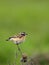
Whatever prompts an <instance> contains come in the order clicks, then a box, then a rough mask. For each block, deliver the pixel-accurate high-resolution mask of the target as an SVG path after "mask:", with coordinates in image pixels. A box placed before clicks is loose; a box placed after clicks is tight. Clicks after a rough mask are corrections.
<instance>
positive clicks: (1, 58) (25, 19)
mask: <svg viewBox="0 0 49 65" xmlns="http://www.w3.org/2000/svg"><path fill="white" fill-rule="evenodd" d="M23 31H25V32H26V33H28V36H27V37H26V41H25V42H24V43H23V44H21V45H19V46H20V48H21V50H22V52H24V53H26V54H27V55H28V56H31V55H33V54H34V53H45V52H49V1H48V0H47V1H40V0H38V1H36V0H35V1H33V0H30V1H29V0H28V1H20V0H19V1H15V0H14V1H1V2H0V65H8V63H9V62H10V64H13V63H14V61H15V60H16V65H21V64H20V58H21V55H20V52H19V51H18V49H17V46H16V45H15V44H13V43H12V42H6V39H7V38H8V37H9V36H12V35H14V34H17V33H19V32H23ZM16 52H17V53H18V57H17V59H15V53H16Z"/></svg>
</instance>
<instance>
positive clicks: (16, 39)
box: [6, 32, 27, 44]
mask: <svg viewBox="0 0 49 65" xmlns="http://www.w3.org/2000/svg"><path fill="white" fill-rule="evenodd" d="M26 35H27V34H26V33H25V32H21V33H19V34H18V35H15V36H11V37H9V38H8V39H7V40H6V41H8V40H10V41H13V42H14V43H15V44H19V43H22V42H23V41H24V40H25V37H26Z"/></svg>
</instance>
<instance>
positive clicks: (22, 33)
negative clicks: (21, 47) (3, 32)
mask: <svg viewBox="0 0 49 65" xmlns="http://www.w3.org/2000/svg"><path fill="white" fill-rule="evenodd" d="M20 34H21V35H23V36H25V35H28V34H26V33H25V32H21V33H20Z"/></svg>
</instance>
